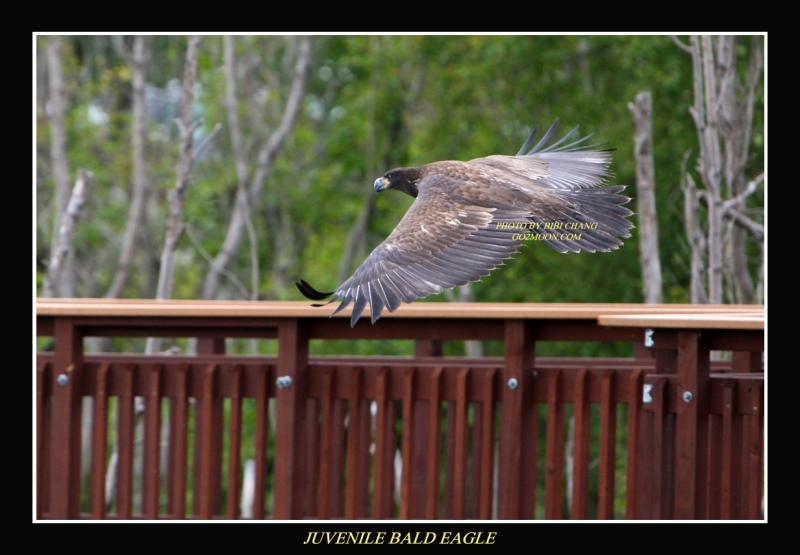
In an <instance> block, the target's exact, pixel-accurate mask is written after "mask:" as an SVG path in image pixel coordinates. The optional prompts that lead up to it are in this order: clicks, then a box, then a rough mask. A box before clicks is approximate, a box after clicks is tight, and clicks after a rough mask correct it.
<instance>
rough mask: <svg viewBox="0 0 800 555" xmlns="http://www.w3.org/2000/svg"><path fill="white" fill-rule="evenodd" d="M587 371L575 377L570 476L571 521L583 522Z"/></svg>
mask: <svg viewBox="0 0 800 555" xmlns="http://www.w3.org/2000/svg"><path fill="white" fill-rule="evenodd" d="M590 409H591V403H590V401H589V371H588V370H587V369H586V368H581V369H580V370H578V373H577V374H576V376H575V410H574V418H575V428H574V435H575V438H574V456H573V465H574V466H573V474H572V500H571V501H572V508H571V511H570V517H571V518H572V519H573V520H585V519H586V518H587V517H588V514H589V438H590V434H591V411H590Z"/></svg>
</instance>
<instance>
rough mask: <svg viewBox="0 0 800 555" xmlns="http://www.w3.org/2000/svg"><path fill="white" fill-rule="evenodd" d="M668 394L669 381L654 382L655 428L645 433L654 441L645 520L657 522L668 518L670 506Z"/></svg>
mask: <svg viewBox="0 0 800 555" xmlns="http://www.w3.org/2000/svg"><path fill="white" fill-rule="evenodd" d="M666 394H667V379H666V378H659V379H658V380H655V381H654V382H653V389H652V390H651V392H650V395H651V397H652V399H653V402H652V408H653V426H652V428H651V429H650V430H647V431H646V432H645V433H646V434H647V433H649V435H650V437H651V441H652V444H651V447H652V450H651V451H650V452H652V454H653V456H652V465H651V467H650V468H651V471H650V472H646V471H645V473H644V474H645V476H644V478H645V479H646V480H647V482H649V484H650V495H649V496H648V499H649V500H650V504H649V509H650V514H649V516H647V517H645V518H651V519H655V520H660V519H663V518H667V514H668V511H667V510H666V507H667V505H668V504H667V500H668V498H669V495H668V493H667V492H665V491H664V489H665V488H664V484H665V483H666V477H665V474H666V468H665V467H666V466H667V461H666V460H665V459H666V458H667V457H666V455H665V451H666V449H665V444H666V438H667V437H669V434H668V433H667V431H666V430H665V426H666V422H667V420H668V417H669V415H667V407H666Z"/></svg>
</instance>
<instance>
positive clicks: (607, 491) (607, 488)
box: [597, 372, 617, 520]
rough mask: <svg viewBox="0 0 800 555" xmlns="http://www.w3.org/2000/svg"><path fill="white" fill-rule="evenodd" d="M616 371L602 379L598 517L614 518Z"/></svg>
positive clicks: (606, 373) (607, 373)
mask: <svg viewBox="0 0 800 555" xmlns="http://www.w3.org/2000/svg"><path fill="white" fill-rule="evenodd" d="M613 394H614V373H613V372H604V373H603V376H602V377H601V381H600V471H599V474H598V494H599V495H598V503H597V518H599V519H601V520H611V519H613V518H614V473H615V470H616V468H615V466H616V460H617V407H616V405H615V404H614V396H613Z"/></svg>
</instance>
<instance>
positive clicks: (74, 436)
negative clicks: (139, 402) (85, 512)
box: [48, 317, 84, 519]
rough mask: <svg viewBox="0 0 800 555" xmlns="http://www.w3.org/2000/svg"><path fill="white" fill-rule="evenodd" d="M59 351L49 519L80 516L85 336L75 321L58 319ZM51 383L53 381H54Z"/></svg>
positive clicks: (52, 420)
mask: <svg viewBox="0 0 800 555" xmlns="http://www.w3.org/2000/svg"><path fill="white" fill-rule="evenodd" d="M54 332H55V342H56V352H55V359H54V361H53V373H52V376H51V379H52V380H53V381H55V382H56V383H53V384H52V386H51V387H52V389H51V391H52V396H51V402H52V408H51V418H50V419H49V422H50V424H51V432H50V441H51V449H50V454H51V455H52V457H53V460H52V461H51V463H50V465H49V470H50V480H49V484H48V488H49V492H48V493H49V495H50V499H49V504H48V507H49V509H50V517H51V518H57V519H66V518H78V517H79V516H80V489H81V412H82V409H83V403H82V397H81V385H82V381H83V376H82V374H83V372H84V369H83V337H82V335H81V333H80V330H79V329H78V327H77V326H76V325H75V323H74V321H73V319H72V318H68V317H67V318H56V320H55V324H54ZM51 383H52V382H51Z"/></svg>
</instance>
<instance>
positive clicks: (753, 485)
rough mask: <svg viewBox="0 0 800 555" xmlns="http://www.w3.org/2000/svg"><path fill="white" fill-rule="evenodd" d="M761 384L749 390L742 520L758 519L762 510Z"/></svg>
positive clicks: (762, 413) (754, 385) (762, 437)
mask: <svg viewBox="0 0 800 555" xmlns="http://www.w3.org/2000/svg"><path fill="white" fill-rule="evenodd" d="M763 394H764V389H763V382H760V383H755V384H752V387H751V389H750V410H751V412H750V416H749V420H750V434H749V437H748V438H747V445H748V453H747V474H748V477H747V486H748V490H747V512H746V514H745V515H744V518H748V519H759V518H761V514H762V510H761V506H762V501H761V498H762V495H763V494H762V487H761V476H762V472H763V468H764V434H763V429H764V411H763V409H762V405H763Z"/></svg>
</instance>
